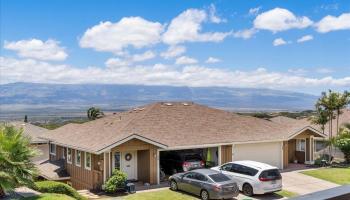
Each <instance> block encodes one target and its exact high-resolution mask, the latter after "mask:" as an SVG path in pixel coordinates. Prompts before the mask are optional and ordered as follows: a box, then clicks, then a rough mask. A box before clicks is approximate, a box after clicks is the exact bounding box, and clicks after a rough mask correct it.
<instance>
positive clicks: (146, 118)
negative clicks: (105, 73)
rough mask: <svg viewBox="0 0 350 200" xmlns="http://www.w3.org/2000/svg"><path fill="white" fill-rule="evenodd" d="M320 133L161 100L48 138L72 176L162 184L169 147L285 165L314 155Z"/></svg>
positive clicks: (82, 184)
mask: <svg viewBox="0 0 350 200" xmlns="http://www.w3.org/2000/svg"><path fill="white" fill-rule="evenodd" d="M314 137H325V135H324V134H323V133H322V132H320V131H319V130H317V129H315V128H314V127H312V126H309V125H289V124H288V125H284V124H283V123H278V122H274V121H269V120H265V119H259V118H255V117H250V116H245V115H239V114H235V113H232V112H228V111H224V110H220V109H215V108H210V107H207V106H203V105H199V104H195V103H192V102H160V103H153V104H150V105H146V106H142V107H138V108H134V109H132V110H129V111H125V112H120V113H115V114H113V115H110V116H106V117H104V118H101V119H97V120H94V121H89V122H86V123H83V124H67V125H65V126H62V127H60V128H58V129H55V130H52V131H51V133H50V134H49V135H47V136H46V137H45V139H47V140H49V141H50V160H51V162H54V161H57V160H63V162H64V166H62V167H64V168H65V169H66V170H67V173H68V174H69V176H70V177H69V181H68V183H70V184H71V185H72V186H73V187H75V188H76V189H99V188H100V187H101V185H102V184H103V183H104V182H105V181H106V180H107V179H108V178H109V177H110V176H111V173H112V170H113V169H120V170H122V171H124V172H125V173H127V175H128V179H132V180H138V181H141V182H147V183H150V184H159V183H160V176H159V174H160V161H161V160H162V152H167V151H180V150H198V151H203V152H204V151H207V152H214V153H213V154H214V155H215V154H216V155H217V156H216V158H213V160H214V162H215V164H221V163H225V162H228V161H232V160H243V159H250V160H256V161H261V162H265V163H269V164H271V165H274V166H277V167H279V168H281V169H284V168H287V167H288V163H289V162H291V159H290V157H291V156H292V157H293V156H294V155H298V158H299V154H300V162H306V163H311V162H312V161H313V160H314V157H313V149H314V148H313V144H314V143H313V139H314ZM301 154H302V155H303V156H301ZM293 159H294V157H293Z"/></svg>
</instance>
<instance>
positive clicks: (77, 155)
mask: <svg viewBox="0 0 350 200" xmlns="http://www.w3.org/2000/svg"><path fill="white" fill-rule="evenodd" d="M75 165H76V166H78V167H80V166H81V151H79V150H75Z"/></svg>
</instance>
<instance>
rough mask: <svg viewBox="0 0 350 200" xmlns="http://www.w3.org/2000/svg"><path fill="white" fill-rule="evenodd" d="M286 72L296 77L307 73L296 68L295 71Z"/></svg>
mask: <svg viewBox="0 0 350 200" xmlns="http://www.w3.org/2000/svg"><path fill="white" fill-rule="evenodd" d="M288 72H289V73H292V74H296V75H305V74H306V73H307V72H308V71H307V70H305V69H302V68H297V69H288Z"/></svg>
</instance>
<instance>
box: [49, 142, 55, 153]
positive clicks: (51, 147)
mask: <svg viewBox="0 0 350 200" xmlns="http://www.w3.org/2000/svg"><path fill="white" fill-rule="evenodd" d="M50 154H51V155H56V145H55V144H52V143H50Z"/></svg>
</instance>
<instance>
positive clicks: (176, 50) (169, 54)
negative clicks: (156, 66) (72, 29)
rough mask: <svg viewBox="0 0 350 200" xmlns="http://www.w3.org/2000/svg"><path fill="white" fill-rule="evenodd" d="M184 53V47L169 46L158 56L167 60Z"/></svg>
mask: <svg viewBox="0 0 350 200" xmlns="http://www.w3.org/2000/svg"><path fill="white" fill-rule="evenodd" d="M185 52H186V47H185V46H170V47H169V48H168V49H167V50H166V51H165V52H163V53H161V54H160V56H161V57H163V58H165V59H169V58H174V57H177V56H180V55H182V54H183V53H185Z"/></svg>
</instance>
